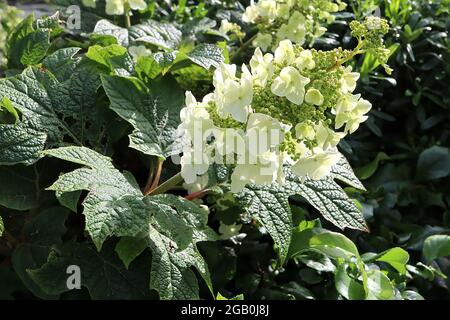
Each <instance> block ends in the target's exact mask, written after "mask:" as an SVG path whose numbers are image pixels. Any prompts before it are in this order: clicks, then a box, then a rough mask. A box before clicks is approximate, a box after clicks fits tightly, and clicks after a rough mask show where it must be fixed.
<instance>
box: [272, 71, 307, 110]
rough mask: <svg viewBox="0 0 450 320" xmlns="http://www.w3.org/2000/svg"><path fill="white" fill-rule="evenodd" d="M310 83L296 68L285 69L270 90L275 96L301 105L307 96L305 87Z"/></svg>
mask: <svg viewBox="0 0 450 320" xmlns="http://www.w3.org/2000/svg"><path fill="white" fill-rule="evenodd" d="M309 81H310V80H309V79H308V78H306V77H304V76H302V75H301V74H300V72H299V71H298V70H297V69H296V68H294V67H290V66H289V67H284V68H283V69H282V70H281V72H280V75H279V76H278V77H276V78H275V80H274V81H273V83H272V86H271V88H270V89H271V91H272V93H273V94H275V95H277V96H279V97H286V98H287V99H288V100H289V101H290V102H292V103H295V104H297V105H301V104H302V103H303V98H304V96H305V86H306V85H307V84H308V83H309Z"/></svg>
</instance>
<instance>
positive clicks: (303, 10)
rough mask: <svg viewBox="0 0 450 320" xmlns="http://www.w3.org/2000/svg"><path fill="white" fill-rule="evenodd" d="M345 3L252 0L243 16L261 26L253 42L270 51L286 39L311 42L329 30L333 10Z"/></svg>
mask: <svg viewBox="0 0 450 320" xmlns="http://www.w3.org/2000/svg"><path fill="white" fill-rule="evenodd" d="M345 7H346V4H345V3H344V2H342V1H341V0H335V1H330V0H260V1H257V2H255V1H253V0H252V1H251V4H250V6H248V7H247V8H246V10H245V13H244V15H243V20H244V21H245V22H250V23H254V24H256V25H257V26H258V29H259V32H258V33H257V35H256V38H255V40H254V41H253V45H254V46H255V47H260V48H261V49H262V50H263V51H268V50H271V49H272V48H275V47H277V46H278V43H279V42H280V41H282V40H285V39H288V40H290V41H292V42H293V43H295V44H299V45H303V44H305V43H311V42H312V41H314V40H315V39H316V38H318V37H320V36H322V35H323V34H324V33H325V32H326V30H327V29H326V28H325V27H324V25H327V24H330V23H332V22H333V21H334V19H335V17H334V15H333V14H332V13H334V12H338V11H341V10H344V9H345ZM373 24H375V23H373Z"/></svg>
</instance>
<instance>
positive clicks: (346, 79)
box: [341, 66, 359, 93]
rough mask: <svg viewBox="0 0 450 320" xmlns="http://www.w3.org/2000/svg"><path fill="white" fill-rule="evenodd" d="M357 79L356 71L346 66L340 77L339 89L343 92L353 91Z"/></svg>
mask: <svg viewBox="0 0 450 320" xmlns="http://www.w3.org/2000/svg"><path fill="white" fill-rule="evenodd" d="M358 79H359V73H358V72H352V67H351V66H348V67H347V68H345V69H344V74H343V75H342V78H341V90H342V92H343V93H347V92H353V91H354V90H355V88H356V81H358Z"/></svg>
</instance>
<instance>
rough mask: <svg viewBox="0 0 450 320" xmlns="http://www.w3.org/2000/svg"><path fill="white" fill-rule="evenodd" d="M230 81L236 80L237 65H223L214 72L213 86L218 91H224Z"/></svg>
mask: <svg viewBox="0 0 450 320" xmlns="http://www.w3.org/2000/svg"><path fill="white" fill-rule="evenodd" d="M228 80H232V81H234V80H236V65H235V64H226V63H222V64H220V66H219V68H217V69H216V70H215V71H214V77H213V85H214V87H215V88H216V89H217V90H223V87H224V85H225V81H228Z"/></svg>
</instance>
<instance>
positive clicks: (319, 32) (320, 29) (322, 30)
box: [314, 24, 327, 38]
mask: <svg viewBox="0 0 450 320" xmlns="http://www.w3.org/2000/svg"><path fill="white" fill-rule="evenodd" d="M315 29H316V31H315V32H314V37H316V38H319V37H321V36H323V35H324V34H325V32H327V28H325V27H322V26H321V25H320V24H317V25H316V27H315Z"/></svg>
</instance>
